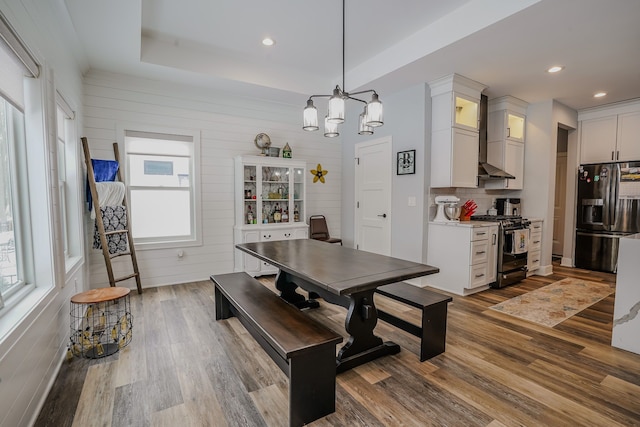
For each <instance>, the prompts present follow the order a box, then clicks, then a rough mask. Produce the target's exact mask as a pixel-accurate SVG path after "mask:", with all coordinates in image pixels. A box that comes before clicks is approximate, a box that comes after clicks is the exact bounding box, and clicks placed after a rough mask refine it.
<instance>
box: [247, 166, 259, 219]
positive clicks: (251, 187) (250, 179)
mask: <svg viewBox="0 0 640 427" xmlns="http://www.w3.org/2000/svg"><path fill="white" fill-rule="evenodd" d="M257 196H258V187H257V181H256V167H255V166H250V165H245V166H244V223H245V224H257V222H258V203H257V200H258V198H257Z"/></svg>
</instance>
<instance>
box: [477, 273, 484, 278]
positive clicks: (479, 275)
mask: <svg viewBox="0 0 640 427" xmlns="http://www.w3.org/2000/svg"><path fill="white" fill-rule="evenodd" d="M482 276H484V274H476V279H477V278H479V277H482Z"/></svg>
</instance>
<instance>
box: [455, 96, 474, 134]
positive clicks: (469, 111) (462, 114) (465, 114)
mask: <svg viewBox="0 0 640 427" xmlns="http://www.w3.org/2000/svg"><path fill="white" fill-rule="evenodd" d="M454 99H455V103H454V107H455V111H454V126H461V127H464V128H467V129H471V130H477V129H478V117H479V115H478V114H479V108H478V107H479V101H476V100H473V99H470V98H466V97H462V96H460V95H456V96H455V98H454Z"/></svg>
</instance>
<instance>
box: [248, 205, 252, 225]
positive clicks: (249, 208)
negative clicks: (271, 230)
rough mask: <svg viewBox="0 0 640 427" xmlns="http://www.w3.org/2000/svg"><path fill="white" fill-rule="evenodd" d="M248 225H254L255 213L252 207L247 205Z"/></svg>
mask: <svg viewBox="0 0 640 427" xmlns="http://www.w3.org/2000/svg"><path fill="white" fill-rule="evenodd" d="M247 224H253V211H252V210H251V205H247Z"/></svg>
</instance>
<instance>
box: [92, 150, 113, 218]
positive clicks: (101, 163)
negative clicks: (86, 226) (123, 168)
mask: <svg viewBox="0 0 640 427" xmlns="http://www.w3.org/2000/svg"><path fill="white" fill-rule="evenodd" d="M91 166H92V167H93V176H94V178H95V182H104V181H115V180H116V177H117V176H118V168H119V167H120V164H119V163H118V162H117V161H116V160H96V159H91ZM86 199H87V203H88V204H89V206H88V209H87V210H89V211H90V210H91V207H92V206H93V201H92V199H91V187H89V180H88V179H87V185H86Z"/></svg>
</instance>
